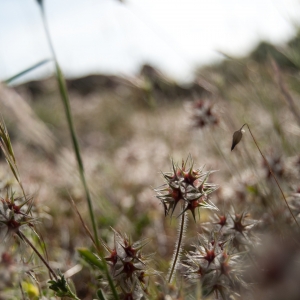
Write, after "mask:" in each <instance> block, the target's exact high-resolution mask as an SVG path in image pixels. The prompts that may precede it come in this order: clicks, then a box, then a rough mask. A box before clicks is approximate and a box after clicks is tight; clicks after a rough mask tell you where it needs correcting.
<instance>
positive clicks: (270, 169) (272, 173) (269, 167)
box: [240, 123, 300, 228]
mask: <svg viewBox="0 0 300 300" xmlns="http://www.w3.org/2000/svg"><path fill="white" fill-rule="evenodd" d="M244 126H247V127H248V129H249V132H250V134H251V136H252V139H253V141H254V143H255V145H256V147H257V149H258V151H259V153H260V155H261V156H262V158H263V159H264V161H265V163H266V165H267V166H268V169H269V171H270V173H271V175H272V176H273V178H274V180H275V182H276V184H277V186H278V188H279V190H280V193H281V195H282V198H283V199H284V201H285V204H286V206H287V207H288V209H289V211H290V213H291V215H292V217H293V219H294V221H295V223H296V224H297V225H298V227H299V228H300V226H299V223H298V222H297V220H296V218H295V216H294V214H293V212H292V210H291V208H290V206H289V204H288V202H287V200H286V197H285V196H284V193H283V191H282V189H281V187H280V185H279V182H278V180H277V178H276V176H275V174H274V172H273V170H272V168H271V166H270V164H269V162H268V161H267V159H266V157H265V156H264V155H263V153H262V152H261V150H260V148H259V146H258V144H257V142H256V139H255V137H254V135H253V134H252V131H251V129H250V127H249V125H248V124H247V123H245V124H244V125H243V126H242V127H241V129H240V131H242V129H243V127H244Z"/></svg>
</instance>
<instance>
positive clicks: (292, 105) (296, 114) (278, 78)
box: [271, 59, 300, 126]
mask: <svg viewBox="0 0 300 300" xmlns="http://www.w3.org/2000/svg"><path fill="white" fill-rule="evenodd" d="M271 63H272V67H273V69H274V72H275V77H276V81H277V83H278V86H279V88H280V91H281V93H282V95H283V96H284V98H285V100H286V102H287V103H288V106H289V109H290V111H291V112H292V114H293V115H294V117H295V119H296V121H297V123H298V125H299V126H300V113H299V111H298V109H297V107H296V105H295V102H294V99H293V97H292V96H291V94H290V93H289V91H288V89H287V88H286V86H285V84H284V82H283V79H282V77H281V74H280V69H279V67H278V65H277V63H276V62H275V61H274V60H273V59H272V60H271Z"/></svg>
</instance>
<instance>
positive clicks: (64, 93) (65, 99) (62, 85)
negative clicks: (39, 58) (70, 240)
mask: <svg viewBox="0 0 300 300" xmlns="http://www.w3.org/2000/svg"><path fill="white" fill-rule="evenodd" d="M40 7H41V12H42V19H43V25H44V29H45V33H46V36H47V40H48V44H49V47H50V50H51V53H52V56H53V59H54V63H55V69H56V78H57V81H58V85H59V91H60V94H61V99H62V101H63V105H64V109H65V114H66V118H67V122H68V126H69V130H70V134H71V139H72V143H73V148H74V152H75V156H76V160H77V164H78V169H79V174H80V179H81V182H82V184H83V187H84V191H85V195H86V199H87V203H88V208H89V215H90V219H91V222H92V227H93V232H94V240H95V243H96V246H97V247H96V248H97V250H98V251H100V243H99V239H98V232H97V226H96V221H95V216H94V210H93V205H92V199H91V196H90V191H89V188H88V185H87V182H86V178H85V173H84V166H83V162H82V158H81V153H80V148H79V143H78V139H77V135H76V132H75V127H74V122H73V117H72V113H71V107H70V100H69V95H68V90H67V86H66V81H65V79H64V76H63V73H62V71H61V69H60V67H59V64H58V61H57V58H56V54H55V51H54V47H53V44H52V41H51V37H50V33H49V29H48V25H47V20H46V15H45V11H44V6H43V4H40Z"/></svg>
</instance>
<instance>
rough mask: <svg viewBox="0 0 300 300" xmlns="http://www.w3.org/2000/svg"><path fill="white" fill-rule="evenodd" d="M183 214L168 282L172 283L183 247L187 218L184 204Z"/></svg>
mask: <svg viewBox="0 0 300 300" xmlns="http://www.w3.org/2000/svg"><path fill="white" fill-rule="evenodd" d="M182 211H183V213H182V215H181V222H180V228H179V232H178V239H177V243H176V246H175V252H174V254H173V258H172V262H171V266H170V269H169V278H168V283H171V280H172V278H173V274H174V271H175V270H176V267H177V261H178V259H179V256H180V251H181V247H182V240H183V235H184V229H185V221H186V220H185V219H186V212H184V205H183V208H182Z"/></svg>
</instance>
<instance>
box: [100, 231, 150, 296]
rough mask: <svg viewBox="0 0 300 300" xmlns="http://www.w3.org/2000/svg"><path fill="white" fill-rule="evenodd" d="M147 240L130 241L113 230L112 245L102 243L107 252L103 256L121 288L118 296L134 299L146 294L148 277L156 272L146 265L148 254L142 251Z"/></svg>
mask: <svg viewBox="0 0 300 300" xmlns="http://www.w3.org/2000/svg"><path fill="white" fill-rule="evenodd" d="M147 243H148V240H141V241H137V242H132V241H131V239H130V238H128V236H127V235H126V234H124V235H122V234H120V233H119V232H117V231H115V230H114V247H113V248H112V249H111V248H109V247H108V246H107V245H105V244H103V246H104V247H105V249H106V250H107V251H108V252H109V256H107V257H105V260H106V262H107V263H108V265H109V266H110V271H111V274H112V278H113V280H114V281H115V283H116V286H117V287H118V288H119V289H120V290H121V294H120V298H121V299H124V300H129V299H130V300H131V299H132V300H133V299H134V300H136V299H141V298H143V297H145V295H146V294H148V285H149V277H150V276H151V275H154V274H156V273H155V271H154V270H152V269H150V268H149V267H148V263H149V259H150V256H149V255H148V256H145V255H144V254H143V253H142V248H143V247H144V246H145V245H146V244H147Z"/></svg>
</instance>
